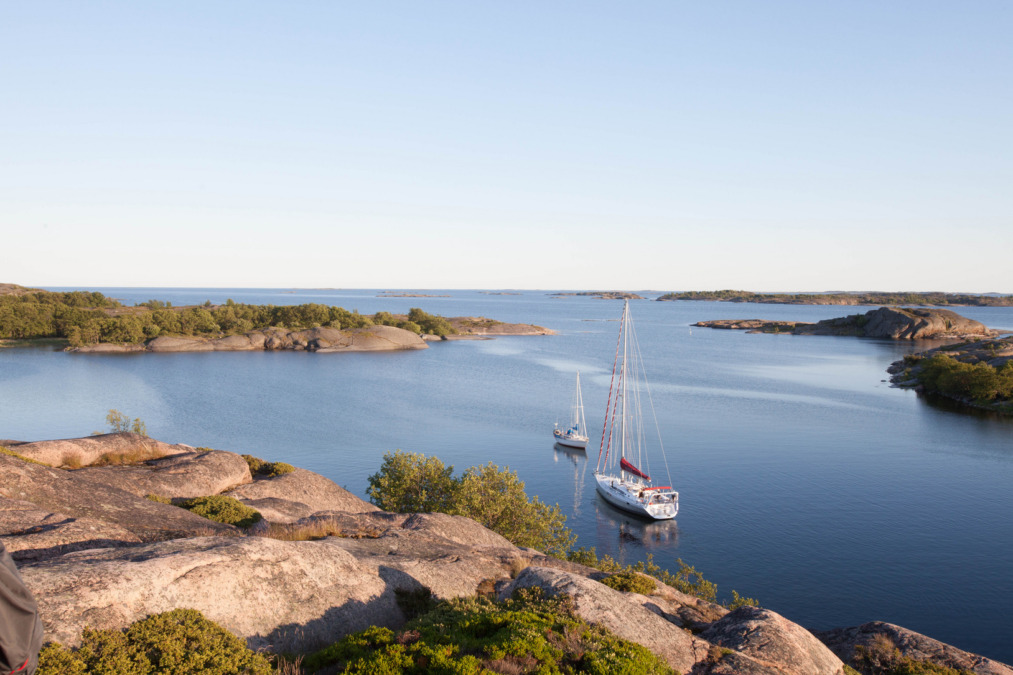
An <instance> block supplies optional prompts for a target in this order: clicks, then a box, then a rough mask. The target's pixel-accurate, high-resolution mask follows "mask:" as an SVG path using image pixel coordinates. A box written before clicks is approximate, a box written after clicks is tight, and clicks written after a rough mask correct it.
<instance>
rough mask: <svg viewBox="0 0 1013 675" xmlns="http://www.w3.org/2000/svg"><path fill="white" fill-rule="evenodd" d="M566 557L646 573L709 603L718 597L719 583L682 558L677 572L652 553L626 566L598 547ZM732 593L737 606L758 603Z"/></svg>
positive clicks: (606, 569)
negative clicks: (657, 561) (661, 564)
mask: <svg viewBox="0 0 1013 675" xmlns="http://www.w3.org/2000/svg"><path fill="white" fill-rule="evenodd" d="M566 559H567V560H569V561H571V562H575V563H579V564H581V565H586V566H587V567H594V568H595V569H599V570H601V571H602V572H608V573H610V574H613V575H616V574H619V573H631V574H632V573H634V572H637V573H640V574H646V575H648V576H651V577H654V578H655V579H657V580H658V581H660V582H661V583H663V584H666V585H668V586H671V587H672V588H674V589H676V590H678V591H682V592H683V593H686V594H688V595H694V596H696V597H698V598H700V599H701V600H706V601H707V602H715V601H716V598H717V591H718V587H717V584H715V583H713V582H711V581H707V580H706V579H704V577H703V574H701V573H700V572H697V571H696V568H694V567H693V566H692V565H687V564H686V563H684V562H683V561H682V559H681V558H680V559H677V560H676V562H677V563H679V570H678V571H677V572H676V573H675V574H672V573H671V572H669V571H668V570H666V569H663V568H662V567H661V566H659V565H657V564H655V562H654V557H653V556H651V555H648V556H647V560H646V561H643V560H641V561H639V562H637V563H636V564H635V565H626V566H625V567H623V566H622V565H620V564H619V563H618V562H616V561H615V559H614V558H612V556H610V555H604V556H602V557H601V558H599V557H598V554H597V553H596V552H595V550H594V547H591V548H584V547H581V548H578V549H575V550H572V551H569V552H568V553H567V554H566ZM603 583H604V582H603ZM620 590H624V589H620ZM732 596H733V599H732V603H739V604H736V605H735V606H736V607H741V606H743V605H756V604H757V603H756V600H753V599H752V598H744V597H742V596H740V595H739V594H738V593H736V592H735V591H732Z"/></svg>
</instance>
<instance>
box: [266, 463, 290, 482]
mask: <svg viewBox="0 0 1013 675" xmlns="http://www.w3.org/2000/svg"><path fill="white" fill-rule="evenodd" d="M293 471H295V467H294V466H292V465H291V464H287V463H286V462H268V464H267V466H266V467H265V472H264V473H263V475H264V476H267V477H268V478H274V477H275V476H283V475H285V474H286V473H292V472H293Z"/></svg>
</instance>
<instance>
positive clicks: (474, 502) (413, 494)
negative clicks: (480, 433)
mask: <svg viewBox="0 0 1013 675" xmlns="http://www.w3.org/2000/svg"><path fill="white" fill-rule="evenodd" d="M453 472H454V467H453V466H449V467H448V466H444V464H443V462H441V461H440V460H439V459H437V458H436V457H426V456H425V455H421V454H417V453H405V452H401V451H400V450H398V451H396V452H394V453H385V454H384V456H383V466H381V467H380V471H378V472H377V473H375V474H373V475H372V476H370V477H369V488H368V489H367V490H366V493H367V494H368V495H369V499H370V501H371V502H373V503H374V504H376V505H377V506H379V507H380V508H382V509H384V510H385V511H395V512H399V513H419V512H428V511H437V512H441V513H449V514H452V515H457V516H467V517H468V518H471V519H473V520H475V521H477V522H479V523H481V524H482V525H484V526H485V527H488V528H489V529H490V530H492V531H493V532H497V533H499V534H501V535H503V536H504V537H506V538H507V539H509V540H510V541H511V542H513V543H514V544H516V545H518V546H530V547H531V548H537V549H539V550H541V551H544V552H546V553H553V554H556V555H560V556H562V555H565V554H566V552H567V550H569V548H570V547H571V546H572V545H573V542H574V541H575V537H574V536H573V534H572V533H571V532H570V530H568V529H567V528H566V516H564V515H563V514H562V512H561V511H560V509H559V506H558V505H555V506H549V505H548V504H545V503H543V502H542V501H541V500H540V499H538V497H534V498H532V499H529V498H528V496H527V494H526V493H525V492H524V483H523V482H522V481H521V480H520V479H519V478H518V477H517V474H516V473H515V472H513V471H510V469H509V468H506V469H501V468H499V467H498V466H496V465H495V464H492V463H489V464H486V465H485V466H483V467H473V468H471V469H468V470H467V471H466V472H464V475H462V476H461V477H460V478H455V477H454V476H453Z"/></svg>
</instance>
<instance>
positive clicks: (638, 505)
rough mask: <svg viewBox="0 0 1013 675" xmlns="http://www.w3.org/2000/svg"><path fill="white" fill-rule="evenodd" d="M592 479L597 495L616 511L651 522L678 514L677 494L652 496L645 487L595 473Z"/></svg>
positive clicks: (664, 493)
mask: <svg viewBox="0 0 1013 675" xmlns="http://www.w3.org/2000/svg"><path fill="white" fill-rule="evenodd" d="M594 478H595V482H596V485H595V489H596V490H597V491H598V494H600V495H601V496H602V499H604V500H605V501H606V502H608V503H609V504H611V505H612V506H614V507H616V508H617V509H622V510H623V511H626V512H628V513H632V514H634V515H637V516H641V517H642V518H651V519H653V520H671V519H672V518H675V516H676V515H677V514H678V513H679V493H678V492H656V493H654V494H652V491H651V490H645V489H644V488H646V487H647V486H645V485H642V484H639V483H632V482H630V481H625V480H623V479H622V478H621V477H619V476H610V475H608V474H602V473H596V474H595V475H594ZM644 495H647V496H644Z"/></svg>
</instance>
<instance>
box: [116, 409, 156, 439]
mask: <svg viewBox="0 0 1013 675" xmlns="http://www.w3.org/2000/svg"><path fill="white" fill-rule="evenodd" d="M106 422H107V423H108V424H109V432H110V433H119V432H123V431H132V432H134V433H135V434H140V435H141V436H147V435H148V427H147V425H146V424H145V423H144V422H143V421H142V420H141V418H140V417H135V418H134V419H133V420H131V419H130V418H129V417H127V416H126V415H124V414H123V413H121V412H120V411H119V410H116V409H115V408H113V409H110V410H109V413H108V414H107V415H106Z"/></svg>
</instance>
